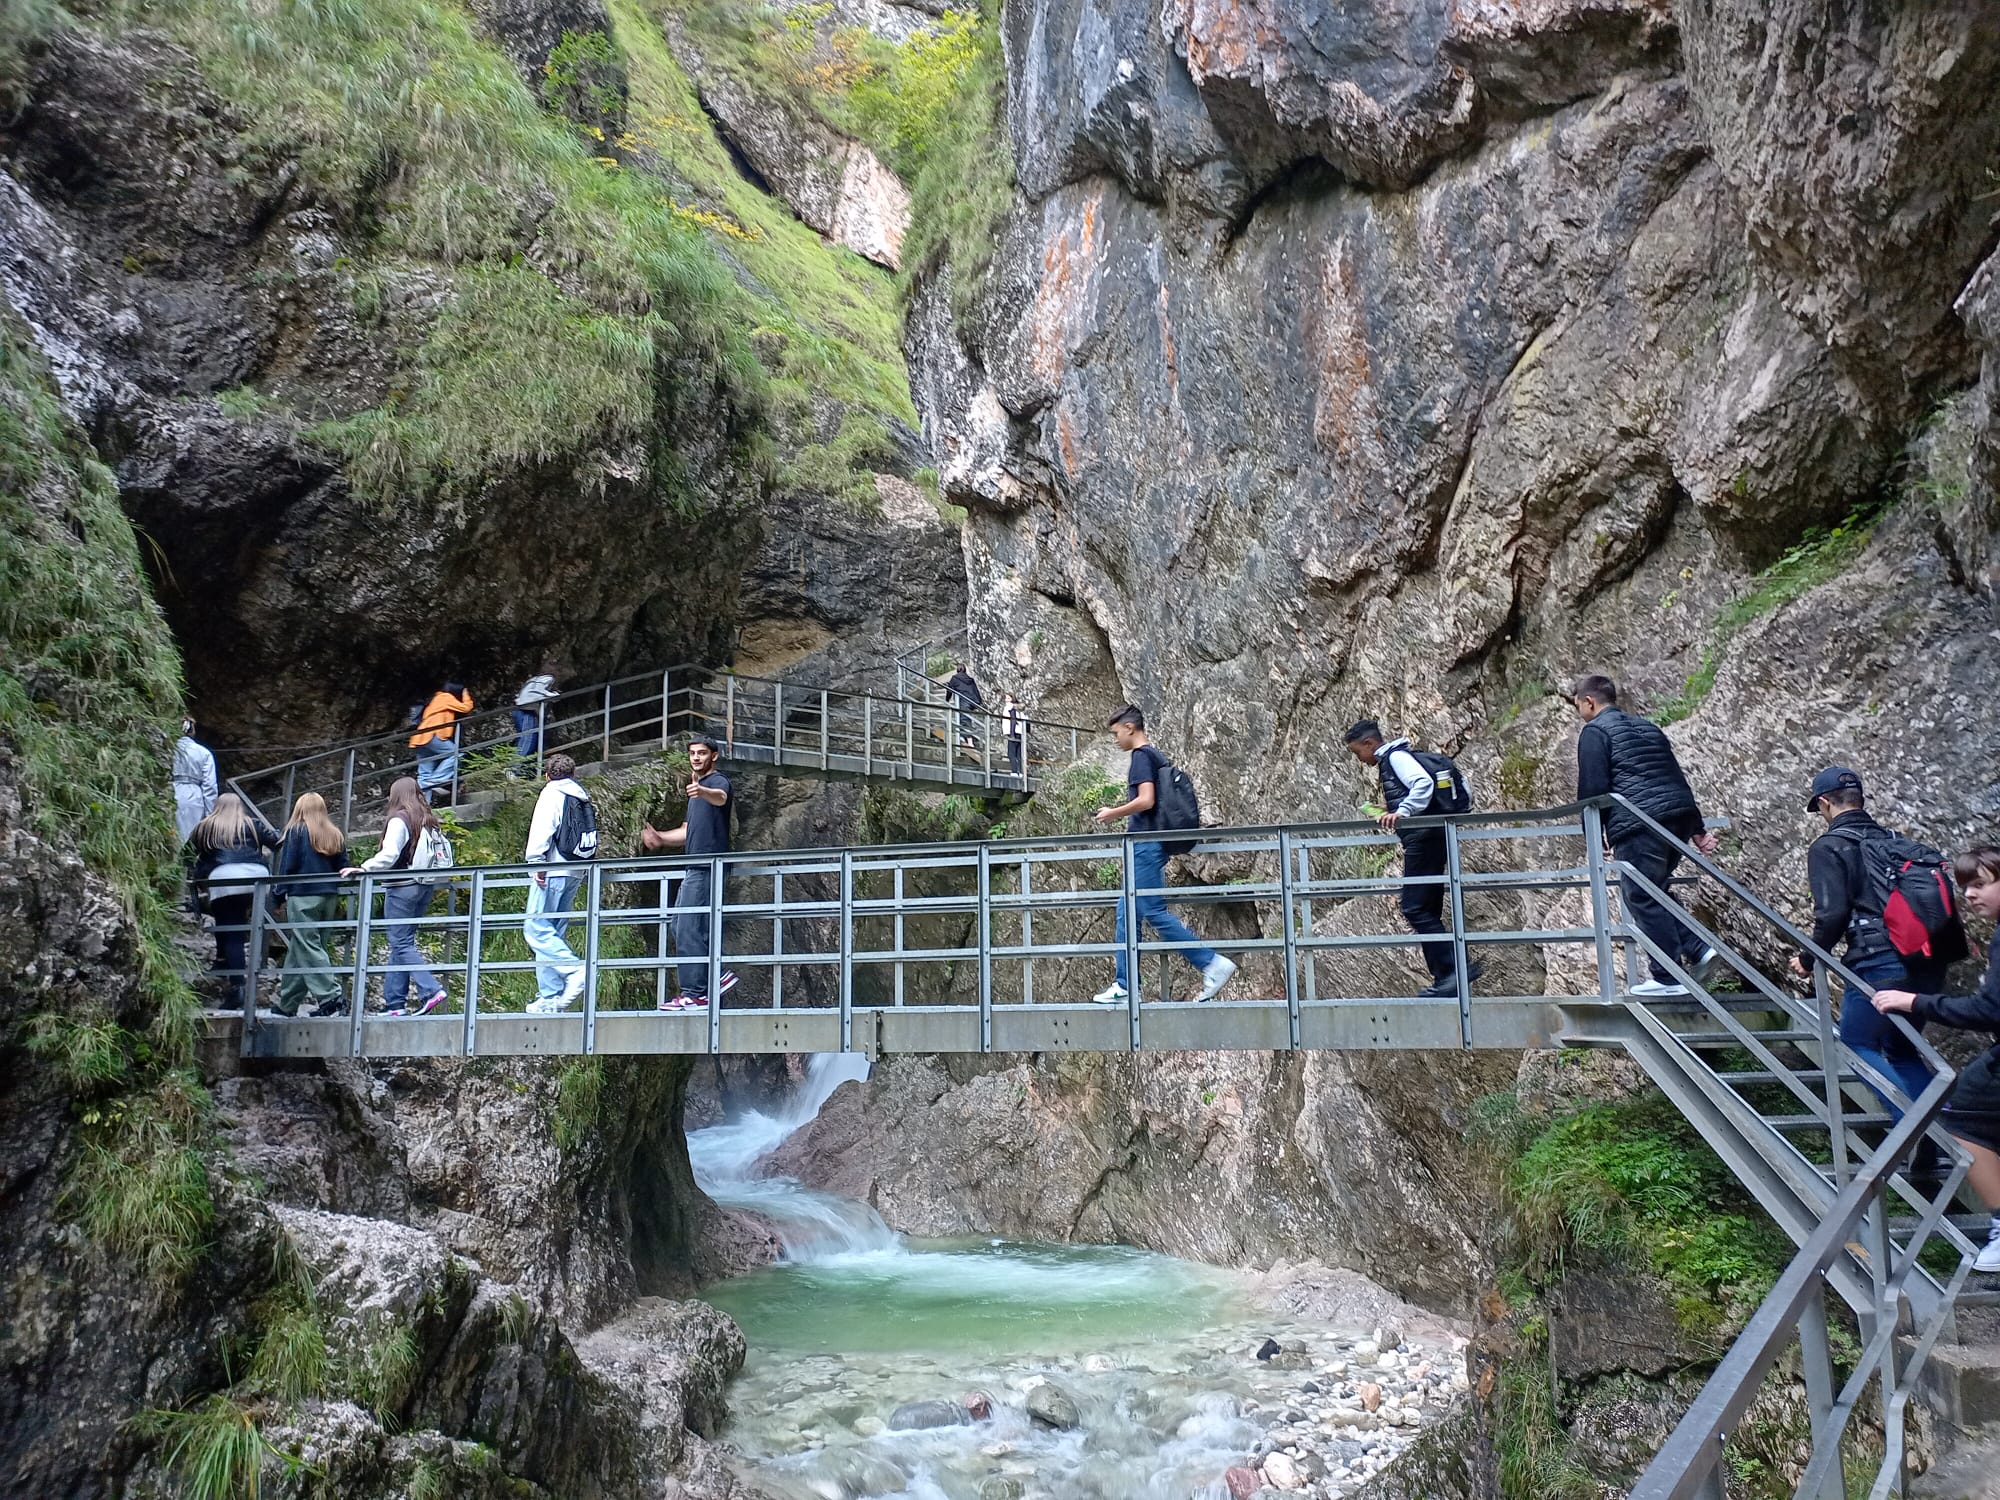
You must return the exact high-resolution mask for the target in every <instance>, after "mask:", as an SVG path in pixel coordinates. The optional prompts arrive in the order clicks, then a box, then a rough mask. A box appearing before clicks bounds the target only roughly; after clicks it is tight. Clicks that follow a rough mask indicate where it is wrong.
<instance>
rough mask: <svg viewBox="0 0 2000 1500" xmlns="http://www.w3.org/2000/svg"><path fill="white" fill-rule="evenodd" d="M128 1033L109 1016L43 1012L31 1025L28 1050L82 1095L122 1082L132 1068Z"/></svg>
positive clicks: (70, 1087)
mask: <svg viewBox="0 0 2000 1500" xmlns="http://www.w3.org/2000/svg"><path fill="white" fill-rule="evenodd" d="M128 1040H129V1034H128V1033H127V1032H126V1030H125V1028H124V1027H122V1026H120V1025H119V1024H118V1023H117V1022H115V1021H113V1020H111V1019H110V1018H109V1017H99V1018H96V1019H92V1020H82V1019H79V1018H77V1017H74V1016H65V1015H57V1014H54V1013H44V1014H42V1015H39V1016H36V1017H35V1018H34V1020H33V1021H31V1022H30V1023H29V1026H28V1050H29V1051H30V1052H32V1053H34V1054H35V1056H37V1057H39V1058H41V1059H42V1061H44V1062H45V1063H47V1064H49V1065H50V1066H51V1067H53V1068H54V1069H55V1070H56V1073H57V1076H59V1077H60V1078H61V1079H62V1081H63V1083H64V1085H65V1086H66V1087H67V1088H68V1089H69V1090H70V1092H71V1093H73V1094H75V1095H77V1096H78V1097H79V1098H88V1097H91V1096H93V1095H96V1094H99V1093H101V1092H103V1091H104V1090H105V1089H107V1088H109V1087H110V1086H111V1085H113V1084H119V1083H123V1082H124V1081H125V1080H126V1078H127V1076H128V1075H129V1073H130V1070H131V1058H130V1054H129V1052H128V1051H127V1042H128Z"/></svg>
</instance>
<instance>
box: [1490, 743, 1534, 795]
mask: <svg viewBox="0 0 2000 1500" xmlns="http://www.w3.org/2000/svg"><path fill="white" fill-rule="evenodd" d="M1541 774H1542V762H1541V758H1540V757H1539V756H1534V755H1530V754H1528V752H1527V751H1525V750H1523V749H1522V748H1521V747H1520V746H1519V745H1508V746H1507V747H1505V748H1504V749H1503V750H1501V752H1500V775H1499V784H1500V806H1502V807H1533V806H1534V805H1535V782H1536V779H1537V778H1538V777H1539V776H1540V775H1541Z"/></svg>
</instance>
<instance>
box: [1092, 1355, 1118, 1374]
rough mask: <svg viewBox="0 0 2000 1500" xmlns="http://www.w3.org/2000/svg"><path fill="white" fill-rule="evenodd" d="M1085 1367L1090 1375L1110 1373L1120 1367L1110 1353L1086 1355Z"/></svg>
mask: <svg viewBox="0 0 2000 1500" xmlns="http://www.w3.org/2000/svg"><path fill="white" fill-rule="evenodd" d="M1083 1368H1084V1371H1085V1373H1087V1374H1090V1375H1108V1374H1110V1373H1111V1372H1112V1371H1113V1370H1115V1369H1117V1368H1118V1361H1117V1360H1115V1359H1113V1358H1112V1357H1111V1356H1110V1355H1108V1354H1091V1355H1086V1356H1085V1357H1084V1361H1083Z"/></svg>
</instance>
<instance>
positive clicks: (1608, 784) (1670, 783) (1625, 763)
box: [1570, 677, 1716, 996]
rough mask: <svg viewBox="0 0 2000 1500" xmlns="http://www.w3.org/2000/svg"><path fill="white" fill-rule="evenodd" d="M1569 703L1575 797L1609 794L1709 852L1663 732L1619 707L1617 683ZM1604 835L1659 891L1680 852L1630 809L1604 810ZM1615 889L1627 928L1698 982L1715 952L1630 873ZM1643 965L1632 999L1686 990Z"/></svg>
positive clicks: (1656, 966) (1603, 681) (1590, 683)
mask: <svg viewBox="0 0 2000 1500" xmlns="http://www.w3.org/2000/svg"><path fill="white" fill-rule="evenodd" d="M1570 700H1571V702H1573V703H1574V704H1575V705H1576V716H1577V717H1578V718H1579V719H1581V720H1582V721H1583V729H1582V730H1581V732H1579V733H1578V735H1577V737H1576V800H1577V801H1579V802H1588V801H1589V800H1590V799H1591V798H1593V797H1602V796H1606V795H1608V794H1611V793H1616V794H1617V795H1619V796H1621V797H1623V798H1624V799H1625V800H1626V801H1628V802H1630V803H1631V804H1632V807H1636V808H1638V809H1639V810H1640V812H1643V813H1645V814H1646V816H1647V817H1650V818H1652V819H1653V821H1654V822H1656V823H1658V824H1659V825H1660V826H1661V827H1662V828H1664V829H1666V830H1667V832H1668V833H1671V834H1673V835H1674V837H1675V838H1678V839H1682V840H1684V841H1686V842H1687V843H1690V844H1692V845H1693V846H1694V847H1695V848H1697V849H1699V850H1700V851H1701V852H1702V853H1703V854H1710V853H1713V852H1714V850H1715V843H1716V840H1715V835H1714V834H1712V833H1708V832H1705V831H1704V830H1703V828H1702V820H1701V807H1700V805H1699V804H1698V803H1696V801H1695V799H1694V788H1693V787H1691V786H1689V785H1688V779H1687V774H1686V773H1685V772H1684V771H1682V770H1681V763H1680V760H1679V758H1678V757H1677V756H1675V754H1674V743H1673V741H1672V740H1670V739H1668V738H1667V732H1666V731H1665V730H1664V729H1662V728H1660V726H1659V725H1657V724H1655V723H1654V722H1653V721H1652V720H1651V719H1642V718H1640V717H1639V716H1638V715H1637V714H1631V713H1627V712H1626V711H1625V710H1624V709H1622V708H1620V707H1619V706H1618V684H1617V683H1615V682H1613V681H1612V680H1611V679H1610V678H1609V677H1586V678H1584V679H1583V680H1582V681H1580V682H1578V683H1577V684H1576V686H1575V687H1573V688H1571V689H1570ZM1604 838H1605V842H1606V843H1608V844H1609V845H1610V846H1611V852H1612V854H1613V855H1614V856H1615V857H1616V858H1617V860H1618V862H1619V863H1620V864H1622V865H1624V866H1626V867H1627V868H1628V869H1630V870H1631V871H1633V873H1634V874H1635V875H1640V876H1644V877H1645V879H1646V881H1647V882H1648V883H1649V884H1651V885H1652V886H1653V887H1654V888H1655V889H1657V890H1659V891H1662V892H1664V891H1665V890H1666V889H1667V882H1668V881H1670V880H1672V879H1673V878H1674V871H1675V870H1676V869H1678V868H1679V867H1680V862H1681V851H1680V850H1679V849H1678V848H1677V847H1676V846H1675V845H1674V844H1673V843H1672V842H1671V841H1670V840H1668V839H1665V838H1662V837H1661V836H1660V834H1659V833H1658V832H1656V831H1655V830H1654V829H1653V827H1652V825H1651V824H1649V823H1647V822H1646V820H1645V818H1641V817H1640V816H1639V815H1638V813H1635V812H1633V811H1632V810H1631V809H1630V808H1627V807H1623V806H1616V805H1614V806H1612V807H1610V808H1608V809H1607V810H1606V811H1605V814H1604ZM1619 891H1620V893H1621V894H1622V895H1623V896H1624V898H1625V910H1626V912H1627V913H1628V914H1629V915H1630V916H1631V918H1632V921H1633V924H1634V925H1635V926H1637V927H1638V929H1639V930H1640V931H1641V932H1643V933H1645V934H1646V936H1647V938H1648V939H1649V940H1650V941H1651V942H1652V945H1653V947H1654V948H1656V949H1657V950H1658V951H1659V952H1660V953H1670V954H1672V955H1673V956H1674V957H1675V958H1676V959H1678V960H1679V961H1680V963H1681V967H1682V968H1683V969H1685V970H1686V971H1687V972H1688V973H1689V974H1692V975H1693V976H1694V978H1695V982H1696V983H1700V982H1701V981H1703V980H1705V979H1706V978H1707V977H1708V970H1709V967H1710V965H1712V964H1713V963H1714V962H1715V959H1716V952H1715V949H1713V948H1711V947H1709V946H1708V945H1707V944H1706V943H1704V942H1702V941H1701V940H1700V939H1699V938H1697V937H1696V936H1695V935H1694V934H1693V933H1692V932H1690V931H1688V929H1687V928H1685V927H1683V926H1682V925H1681V923H1680V920H1679V919H1678V918H1677V917H1675V916H1674V914H1673V913H1672V912H1670V911H1668V910H1667V909H1666V907H1664V906H1662V905H1661V904H1660V903H1659V902H1658V901H1656V900H1654V899H1653V896H1652V894H1651V893H1650V892H1649V891H1648V890H1647V889H1646V888H1645V886H1642V885H1640V884H1639V882H1638V881H1637V880H1635V879H1634V878H1633V877H1632V876H1631V875H1627V876H1623V877H1621V879H1620V883H1619ZM1648 966H1649V967H1650V969H1651V970H1652V976H1651V977H1650V978H1648V979H1641V980H1639V981H1637V982H1636V983H1634V984H1633V985H1632V993H1633V994H1635V995H1650V996H1661V995H1685V994H1686V993H1687V986H1686V985H1684V984H1682V983H1681V982H1680V981H1679V980H1677V979H1676V978H1674V976H1673V972H1672V971H1671V970H1670V969H1668V968H1667V967H1666V966H1665V965H1664V964H1662V963H1661V962H1660V960H1659V959H1658V958H1657V957H1653V956H1651V955H1649V965H1648Z"/></svg>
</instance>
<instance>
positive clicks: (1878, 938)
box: [1799, 807, 1890, 965]
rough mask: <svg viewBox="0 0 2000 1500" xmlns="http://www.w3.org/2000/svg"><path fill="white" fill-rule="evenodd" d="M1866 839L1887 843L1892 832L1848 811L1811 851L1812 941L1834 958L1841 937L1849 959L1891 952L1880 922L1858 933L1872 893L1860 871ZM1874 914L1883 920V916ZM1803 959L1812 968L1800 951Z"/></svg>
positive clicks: (1860, 813)
mask: <svg viewBox="0 0 2000 1500" xmlns="http://www.w3.org/2000/svg"><path fill="white" fill-rule="evenodd" d="M1856 835H1859V836H1860V837H1861V838H1863V839H1877V838H1888V837H1889V835H1890V830H1889V829H1887V828H1884V827H1883V826H1882V825H1881V824H1880V823H1878V822H1876V821H1875V820H1874V819H1873V818H1871V817H1869V816H1868V814H1867V813H1866V812H1865V811H1863V810H1862V809H1861V808H1858V807H1853V808H1849V809H1848V810H1847V811H1846V812H1844V813H1842V814H1841V815H1840V816H1839V817H1837V818H1835V819H1834V820H1833V821H1832V822H1831V823H1829V824H1827V825H1826V832H1825V833H1823V834H1821V835H1820V836H1819V837H1818V838H1816V839H1814V840H1813V841H1812V847H1811V848H1809V849H1808V850H1806V883H1807V884H1808V885H1810V886H1811V887H1812V898H1813V930H1812V939H1813V941H1814V942H1815V943H1817V944H1819V946H1820V947H1822V948H1824V949H1826V950H1827V951H1828V952H1829V953H1831V952H1832V951H1833V945H1834V944H1835V943H1837V942H1839V941H1840V940H1841V939H1842V938H1845V939H1846V940H1847V956H1848V957H1849V958H1866V957H1870V956H1872V955H1875V954H1879V953H1881V952H1883V951H1884V950H1885V949H1887V948H1888V947H1889V938H1888V934H1887V933H1885V932H1884V931H1883V930H1882V928H1881V924H1880V923H1876V924H1873V925H1872V926H1871V927H1866V928H1864V930H1863V931H1861V932H1858V933H1857V932H1855V931H1853V930H1852V929H1853V927H1854V918H1855V917H1856V915H1858V913H1857V912H1856V910H1855V907H1856V904H1857V903H1858V902H1859V901H1860V900H1861V899H1862V898H1863V897H1864V896H1866V895H1867V893H1868V876H1867V873H1866V872H1865V871H1864V870H1863V869H1862V868H1861V845H1860V844H1859V843H1858V842H1857V841H1856V837H1855V836H1856ZM1873 915H1876V916H1880V915H1881V913H1880V912H1876V913H1874V914H1873ZM1799 957H1800V959H1801V960H1803V961H1804V962H1805V963H1806V964H1807V965H1810V964H1811V963H1812V955H1810V954H1808V953H1804V952H1801V953H1800V954H1799Z"/></svg>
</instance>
